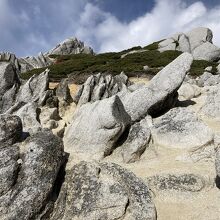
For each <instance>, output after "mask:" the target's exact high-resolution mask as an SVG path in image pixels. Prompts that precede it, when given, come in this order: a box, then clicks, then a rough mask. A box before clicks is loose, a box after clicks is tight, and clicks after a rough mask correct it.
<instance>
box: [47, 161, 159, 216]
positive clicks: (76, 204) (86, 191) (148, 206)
mask: <svg viewBox="0 0 220 220" xmlns="http://www.w3.org/2000/svg"><path fill="white" fill-rule="evenodd" d="M103 218H105V219H108V220H113V219H139V220H156V210H155V207H154V204H153V202H152V199H151V196H150V192H149V190H148V188H147V186H146V185H145V184H144V183H143V182H142V181H141V180H140V179H138V178H137V177H136V176H135V175H134V174H133V173H131V172H129V171H126V170H125V169H123V168H122V167H120V166H118V165H116V164H111V163H100V164H99V163H88V162H81V163H79V164H77V165H75V166H74V167H73V168H72V170H70V171H68V173H67V176H66V179H65V183H64V184H63V187H62V188H61V192H60V195H59V198H58V200H57V202H56V204H55V208H54V213H53V215H52V218H51V220H58V219H59V220H64V219H91V220H97V219H103Z"/></svg>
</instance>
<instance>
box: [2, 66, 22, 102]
mask: <svg viewBox="0 0 220 220" xmlns="http://www.w3.org/2000/svg"><path fill="white" fill-rule="evenodd" d="M0 79H1V81H0V98H1V97H2V96H3V95H4V93H5V92H6V91H7V90H9V89H11V88H12V87H13V86H14V84H15V83H19V79H18V75H17V70H16V67H15V66H14V65H13V64H12V63H9V62H0Z"/></svg>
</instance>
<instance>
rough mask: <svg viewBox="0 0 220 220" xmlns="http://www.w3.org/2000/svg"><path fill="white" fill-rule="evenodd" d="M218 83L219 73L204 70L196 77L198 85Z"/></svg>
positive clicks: (219, 80) (219, 81)
mask: <svg viewBox="0 0 220 220" xmlns="http://www.w3.org/2000/svg"><path fill="white" fill-rule="evenodd" d="M219 83H220V75H213V74H212V73H209V72H204V73H203V74H202V75H201V76H200V77H198V78H197V84H198V86H200V87H204V86H214V85H217V84H219Z"/></svg>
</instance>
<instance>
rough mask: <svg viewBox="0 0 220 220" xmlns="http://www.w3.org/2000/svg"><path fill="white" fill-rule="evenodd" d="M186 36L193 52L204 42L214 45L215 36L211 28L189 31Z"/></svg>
mask: <svg viewBox="0 0 220 220" xmlns="http://www.w3.org/2000/svg"><path fill="white" fill-rule="evenodd" d="M186 35H187V36H188V38H189V42H190V46H191V51H193V50H194V49H195V48H197V47H198V46H200V45H201V44H203V43H204V42H209V43H212V38H213V34H212V31H211V30H210V29H209V28H204V27H198V28H195V29H193V30H191V31H189V32H188V33H187V34H186Z"/></svg>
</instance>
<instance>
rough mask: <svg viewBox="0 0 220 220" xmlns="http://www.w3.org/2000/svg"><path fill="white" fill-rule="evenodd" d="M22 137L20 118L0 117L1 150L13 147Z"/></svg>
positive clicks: (11, 116)
mask: <svg viewBox="0 0 220 220" xmlns="http://www.w3.org/2000/svg"><path fill="white" fill-rule="evenodd" d="M21 136H22V122H21V119H20V118H19V117H18V116H13V115H0V148H2V147H4V146H5V145H12V144H14V143H16V142H17V141H19V139H20V138H21Z"/></svg>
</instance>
